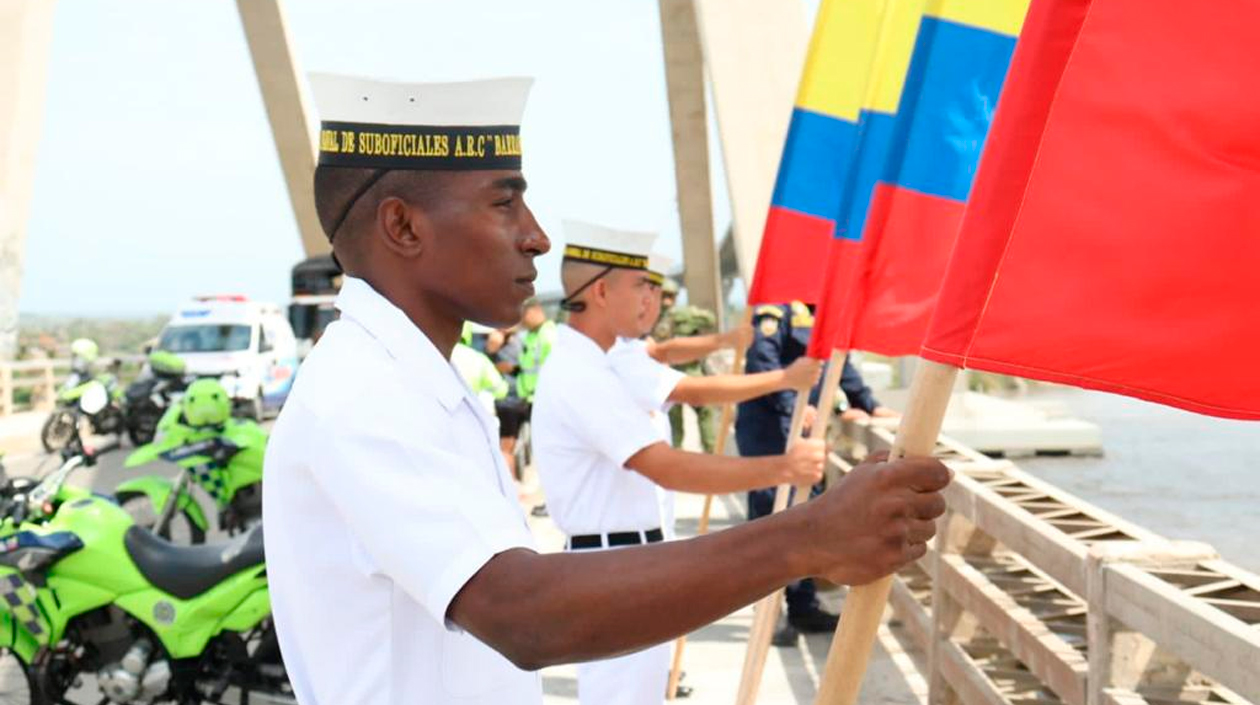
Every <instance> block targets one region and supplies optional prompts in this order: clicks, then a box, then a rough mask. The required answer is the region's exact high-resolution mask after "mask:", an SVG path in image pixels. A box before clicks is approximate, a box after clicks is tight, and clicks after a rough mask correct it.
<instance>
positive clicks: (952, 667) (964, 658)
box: [938, 641, 1008, 705]
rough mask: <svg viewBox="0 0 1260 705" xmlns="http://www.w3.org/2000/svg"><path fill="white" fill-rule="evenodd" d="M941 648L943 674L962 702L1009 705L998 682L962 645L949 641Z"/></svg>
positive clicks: (940, 658) (972, 704)
mask: <svg viewBox="0 0 1260 705" xmlns="http://www.w3.org/2000/svg"><path fill="white" fill-rule="evenodd" d="M939 648H940V656H939V660H938V663H939V664H940V669H941V675H942V676H944V678H945V680H946V682H948V683H949V687H950V688H952V689H953V690H954V692H956V693H958V697H959V699H961V700H962V702H964V703H967V705H1008V703H1007V701H1006V698H1005V697H1003V696H1002V692H1001V690H1000V689H999V688H998V686H997V684H996V683H994V682H993V681H992V680H990V679H989V677H988V676H986V675H985V674H984V671H981V670H980V668H979V667H978V666H977V665H976V664H975V662H973V661H972V660H971V657H970V656H968V655H967V652H965V651H963V650H962V647H960V646H959V645H958V644H955V643H954V642H952V641H947V642H944V643H942V644H941V645H940V647H939Z"/></svg>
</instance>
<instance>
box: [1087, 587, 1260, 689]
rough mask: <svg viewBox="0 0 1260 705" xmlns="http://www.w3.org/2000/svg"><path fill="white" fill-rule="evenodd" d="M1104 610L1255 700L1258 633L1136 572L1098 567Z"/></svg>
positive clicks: (1259, 653)
mask: <svg viewBox="0 0 1260 705" xmlns="http://www.w3.org/2000/svg"><path fill="white" fill-rule="evenodd" d="M1102 570H1103V573H1104V575H1103V581H1104V582H1103V585H1104V596H1103V608H1104V609H1105V610H1106V613H1107V614H1108V615H1111V616H1112V617H1114V618H1116V619H1118V620H1120V621H1121V622H1122V623H1124V624H1125V625H1126V626H1128V627H1130V628H1132V629H1134V630H1137V631H1139V632H1141V633H1143V634H1145V635H1146V636H1148V637H1150V638H1152V639H1154V640H1155V641H1156V642H1157V643H1158V644H1159V645H1160V646H1161V647H1162V648H1164V649H1167V650H1168V651H1170V652H1172V653H1174V654H1176V655H1177V656H1178V657H1180V658H1181V659H1183V660H1185V661H1186V662H1187V663H1189V664H1190V665H1191V666H1193V667H1194V668H1196V669H1198V670H1200V671H1202V672H1203V673H1205V674H1207V675H1208V676H1210V677H1212V678H1215V679H1216V680H1219V681H1220V682H1221V683H1222V684H1223V685H1224V686H1225V687H1227V688H1229V689H1231V690H1233V691H1235V692H1237V693H1238V694H1239V695H1241V696H1242V697H1244V698H1246V699H1248V700H1251V701H1260V669H1257V668H1256V666H1255V664H1256V663H1257V662H1260V630H1257V629H1255V628H1253V627H1250V626H1248V625H1247V624H1246V623H1244V622H1242V621H1240V620H1238V619H1236V618H1234V617H1232V616H1230V615H1228V614H1226V613H1225V612H1222V611H1221V610H1219V609H1217V608H1215V607H1213V606H1211V605H1209V604H1206V603H1204V601H1202V600H1198V599H1195V598H1193V597H1189V596H1187V595H1185V594H1184V593H1183V592H1182V591H1181V590H1179V589H1178V588H1177V587H1176V586H1174V585H1171V584H1169V583H1166V582H1164V581H1163V580H1160V579H1159V578H1156V577H1155V576H1153V575H1149V574H1148V573H1146V572H1145V571H1143V570H1142V569H1141V568H1138V567H1136V566H1132V565H1124V564H1109V565H1106V566H1105V567H1104V568H1103V569H1102Z"/></svg>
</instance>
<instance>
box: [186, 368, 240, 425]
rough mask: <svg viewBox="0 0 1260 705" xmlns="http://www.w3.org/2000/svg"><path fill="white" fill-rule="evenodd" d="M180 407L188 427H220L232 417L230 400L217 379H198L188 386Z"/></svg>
mask: <svg viewBox="0 0 1260 705" xmlns="http://www.w3.org/2000/svg"><path fill="white" fill-rule="evenodd" d="M180 406H181V407H182V410H183V412H184V422H185V423H187V424H188V425H189V426H220V425H222V424H223V423H225V422H226V421H227V420H228V418H229V417H231V416H232V399H231V398H229V397H228V393H227V390H226V389H224V388H223V385H222V384H219V381H218V380H217V379H199V380H197V381H196V382H193V383H192V384H190V385H188V389H187V391H185V392H184V397H183V399H181V400H180Z"/></svg>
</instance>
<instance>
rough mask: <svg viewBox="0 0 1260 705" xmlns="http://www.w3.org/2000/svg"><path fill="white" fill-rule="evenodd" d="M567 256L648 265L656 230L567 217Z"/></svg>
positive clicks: (637, 266)
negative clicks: (623, 226)
mask: <svg viewBox="0 0 1260 705" xmlns="http://www.w3.org/2000/svg"><path fill="white" fill-rule="evenodd" d="M564 236H565V240H566V243H565V246H564V259H565V260H569V261H575V262H590V263H592V264H602V265H605V266H607V267H622V268H625V269H644V270H646V269H647V268H648V256H649V254H648V253H650V252H651V251H652V243H653V242H655V241H656V233H642V232H635V231H632V230H614V229H612V228H606V227H604V226H602V225H594V224H592V223H582V222H578V221H573V220H566V221H564Z"/></svg>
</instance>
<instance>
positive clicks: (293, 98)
mask: <svg viewBox="0 0 1260 705" xmlns="http://www.w3.org/2000/svg"><path fill="white" fill-rule="evenodd" d="M236 7H237V10H238V11H239V12H240V15H241V24H242V25H243V26H244V28H245V40H246V41H247V42H248V43H249V53H250V56H251V58H253V60H254V74H255V75H256V76H257V77H258V88H259V89H260V90H261V91H262V96H263V103H264V104H265V105H266V107H267V119H268V120H269V121H270V122H271V134H272V137H274V138H275V141H276V151H277V152H278V153H279V155H280V168H281V170H282V171H283V172H284V181H285V185H286V186H288V188H289V202H290V204H291V205H292V206H293V216H294V218H296V219H297V226H298V233H299V234H300V235H301V237H302V247H303V249H305V250H306V255H307V256H308V257H310V256H314V255H320V254H324V253H326V252H328V251H329V249H330V248H329V245H328V238H327V237H325V236H324V231H323V229H322V228H321V227H320V225H319V216H317V215H316V213H315V195H314V191H313V181H314V178H315V162H316V155H317V152H316V144H317V143H316V139H317V134H318V129H319V123H318V122H317V121H316V120H315V119H313V117H312V115H311V111H310V101H309V99H308V98H307V96H306V91H305V88H304V86H305V81H304V80H303V77H302V75H301V69H300V68H299V66H298V61H297V58H296V56H295V55H294V52H293V47H292V46H291V45H290V43H289V34H288V31H287V29H286V28H285V20H284V8H282V7H281V5H280V0H237V2H236Z"/></svg>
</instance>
